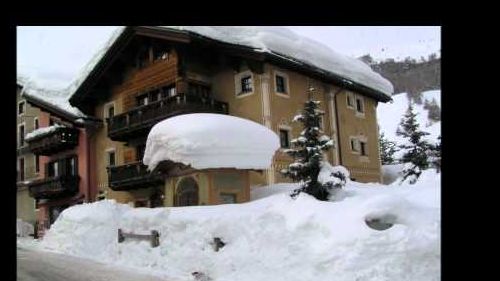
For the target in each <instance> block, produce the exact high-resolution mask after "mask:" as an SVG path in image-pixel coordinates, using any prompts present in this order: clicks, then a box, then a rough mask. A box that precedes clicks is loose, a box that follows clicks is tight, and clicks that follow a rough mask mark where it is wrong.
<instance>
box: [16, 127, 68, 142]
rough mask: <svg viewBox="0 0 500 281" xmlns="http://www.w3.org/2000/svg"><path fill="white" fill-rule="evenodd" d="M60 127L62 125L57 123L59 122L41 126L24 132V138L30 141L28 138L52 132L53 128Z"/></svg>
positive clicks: (31, 138)
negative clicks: (29, 131) (26, 132)
mask: <svg viewBox="0 0 500 281" xmlns="http://www.w3.org/2000/svg"><path fill="white" fill-rule="evenodd" d="M62 127H64V126H62V125H59V124H55V125H52V126H49V127H43V128H39V129H36V130H34V131H32V132H31V133H28V134H26V137H25V138H24V140H25V141H30V140H33V139H36V138H39V137H41V136H44V135H47V134H49V133H52V132H54V131H55V130H57V129H58V128H62Z"/></svg>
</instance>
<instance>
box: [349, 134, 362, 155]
mask: <svg viewBox="0 0 500 281" xmlns="http://www.w3.org/2000/svg"><path fill="white" fill-rule="evenodd" d="M349 144H350V145H349V147H350V148H351V153H353V154H360V150H361V147H360V144H359V139H358V138H357V137H353V136H350V137H349Z"/></svg>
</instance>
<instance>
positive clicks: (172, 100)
mask: <svg viewBox="0 0 500 281" xmlns="http://www.w3.org/2000/svg"><path fill="white" fill-rule="evenodd" d="M189 113H219V114H228V113H229V110H228V104H227V103H225V102H220V101H217V100H215V99H211V98H203V97H200V96H196V95H192V94H182V93H181V94H177V95H176V96H173V97H169V98H164V99H161V100H159V101H155V102H152V103H150V104H147V105H143V106H139V107H136V108H134V109H132V110H130V111H128V112H125V113H122V114H119V115H115V116H113V117H111V118H108V119H107V120H106V121H107V124H108V137H109V138H110V139H112V140H114V141H128V140H129V139H130V138H133V137H137V136H143V135H144V134H147V133H148V131H149V130H150V129H151V127H153V126H154V125H155V124H156V123H158V122H159V121H162V120H164V119H166V118H169V117H173V116H176V115H181V114H189Z"/></svg>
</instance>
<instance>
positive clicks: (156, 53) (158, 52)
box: [153, 46, 168, 60]
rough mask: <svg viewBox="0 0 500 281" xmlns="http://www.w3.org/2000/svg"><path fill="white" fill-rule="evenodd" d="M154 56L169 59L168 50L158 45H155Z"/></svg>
mask: <svg viewBox="0 0 500 281" xmlns="http://www.w3.org/2000/svg"><path fill="white" fill-rule="evenodd" d="M153 57H154V60H168V50H165V49H163V48H161V47H158V46H154V47H153Z"/></svg>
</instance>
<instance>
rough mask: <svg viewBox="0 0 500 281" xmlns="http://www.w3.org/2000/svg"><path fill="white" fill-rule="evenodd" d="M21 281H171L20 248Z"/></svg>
mask: <svg viewBox="0 0 500 281" xmlns="http://www.w3.org/2000/svg"><path fill="white" fill-rule="evenodd" d="M17 280H18V281H160V280H163V281H168V280H166V279H162V278H159V277H156V276H151V275H144V274H139V273H136V272H134V271H131V270H130V269H124V268H121V267H116V266H113V265H108V264H103V263H97V262H94V261H91V260H87V259H81V258H77V257H72V256H67V255H61V254H55V253H49V252H41V251H33V250H26V249H22V248H17Z"/></svg>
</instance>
